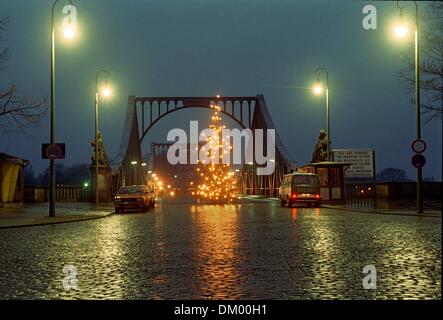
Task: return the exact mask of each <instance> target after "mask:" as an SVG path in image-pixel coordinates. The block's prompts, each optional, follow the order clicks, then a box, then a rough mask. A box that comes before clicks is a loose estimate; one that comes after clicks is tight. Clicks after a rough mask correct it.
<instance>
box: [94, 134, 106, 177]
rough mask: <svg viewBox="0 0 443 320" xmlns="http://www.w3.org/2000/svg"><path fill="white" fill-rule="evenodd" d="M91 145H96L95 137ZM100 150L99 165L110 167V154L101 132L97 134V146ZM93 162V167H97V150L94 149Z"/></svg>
mask: <svg viewBox="0 0 443 320" xmlns="http://www.w3.org/2000/svg"><path fill="white" fill-rule="evenodd" d="M91 146H93V147H94V146H95V139H94V140H93V141H92V142H91ZM96 148H97V150H98V167H99V168H100V167H109V159H108V155H107V154H106V151H105V145H104V144H103V137H102V134H101V133H100V132H99V133H98V135H97V146H96ZM91 160H92V164H91V167H95V150H94V151H93V154H92V157H91Z"/></svg>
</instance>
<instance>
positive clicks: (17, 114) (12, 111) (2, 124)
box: [0, 17, 48, 134]
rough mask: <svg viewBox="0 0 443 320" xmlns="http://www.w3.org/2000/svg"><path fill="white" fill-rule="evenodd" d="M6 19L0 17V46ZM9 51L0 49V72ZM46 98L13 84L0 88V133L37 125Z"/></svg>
mask: <svg viewBox="0 0 443 320" xmlns="http://www.w3.org/2000/svg"><path fill="white" fill-rule="evenodd" d="M8 22H9V19H8V18H5V17H0V45H1V44H2V42H3V38H2V33H3V32H5V31H6V26H7V24H8ZM8 59H9V50H8V47H7V46H5V47H3V48H1V47H0V71H1V70H4V69H5V65H6V63H7V61H8ZM46 100H47V99H46V98H43V99H42V98H35V97H32V96H29V95H27V94H24V93H22V92H20V90H19V89H18V88H17V86H16V85H15V84H13V83H12V84H9V85H6V86H5V87H0V133H2V134H6V133H11V132H15V131H17V130H18V131H21V132H24V130H25V129H26V128H28V127H29V126H32V125H35V124H37V122H38V121H39V120H40V118H41V116H42V115H43V114H44V113H45V112H46V111H47V108H48V107H47V104H46Z"/></svg>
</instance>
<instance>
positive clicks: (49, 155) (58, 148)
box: [42, 143, 65, 159]
mask: <svg viewBox="0 0 443 320" xmlns="http://www.w3.org/2000/svg"><path fill="white" fill-rule="evenodd" d="M64 158H65V144H64V143H55V144H49V143H42V159H64Z"/></svg>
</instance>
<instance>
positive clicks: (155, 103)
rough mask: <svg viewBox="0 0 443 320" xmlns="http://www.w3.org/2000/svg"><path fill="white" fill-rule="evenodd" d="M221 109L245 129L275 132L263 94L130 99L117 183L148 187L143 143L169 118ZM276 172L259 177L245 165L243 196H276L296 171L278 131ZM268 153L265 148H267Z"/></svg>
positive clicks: (242, 177)
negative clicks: (186, 112)
mask: <svg viewBox="0 0 443 320" xmlns="http://www.w3.org/2000/svg"><path fill="white" fill-rule="evenodd" d="M211 104H217V105H219V106H221V113H222V114H223V115H225V116H227V117H229V118H231V119H232V120H234V121H235V122H236V123H237V124H238V125H239V126H240V127H241V128H242V129H244V128H250V129H251V130H252V131H253V132H254V131H255V130H256V129H264V130H266V129H276V128H275V126H274V123H273V121H272V119H271V116H270V114H269V111H268V107H267V105H266V102H265V99H264V97H263V95H257V96H251V97H136V96H129V100H128V108H127V113H126V121H125V127H124V130H123V136H122V140H121V144H120V149H119V153H118V155H117V156H116V158H115V160H114V162H113V163H114V165H115V166H116V168H117V170H116V172H117V173H116V176H115V178H114V184H116V185H120V186H122V185H132V184H145V183H146V179H147V178H146V174H145V172H144V170H142V168H141V164H142V161H143V160H142V151H141V144H142V142H143V139H144V138H145V137H146V135H147V134H148V132H149V130H150V129H151V128H152V127H153V126H154V125H155V124H156V123H158V122H159V121H160V120H161V119H162V118H164V117H166V116H167V115H169V114H171V113H173V112H177V111H181V110H183V109H189V108H206V109H209V110H212V109H211V108H210V105H211ZM275 133H276V135H275V144H276V146H275V147H276V152H275V171H274V173H273V174H272V175H263V176H260V175H257V174H256V168H257V164H256V163H255V162H254V163H252V164H245V165H243V168H242V170H241V179H240V180H241V181H240V183H241V188H242V190H241V191H242V193H244V194H251V195H268V196H275V195H276V193H277V190H278V187H279V183H280V181H281V179H282V176H283V175H284V174H287V173H289V172H291V170H292V169H294V168H295V162H294V161H293V160H292V158H291V156H290V155H289V153H288V152H287V150H286V148H285V147H284V145H283V142H282V141H281V139H280V137H279V135H278V131H277V130H276V131H275ZM264 151H265V153H266V146H264Z"/></svg>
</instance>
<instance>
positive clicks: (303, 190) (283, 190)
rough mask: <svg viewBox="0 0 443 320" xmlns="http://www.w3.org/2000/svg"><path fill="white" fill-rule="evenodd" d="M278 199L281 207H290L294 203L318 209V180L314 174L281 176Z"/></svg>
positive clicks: (319, 199) (319, 198)
mask: <svg viewBox="0 0 443 320" xmlns="http://www.w3.org/2000/svg"><path fill="white" fill-rule="evenodd" d="M278 198H279V199H280V201H281V206H282V207H283V206H285V204H287V205H288V207H292V205H293V204H294V203H306V204H307V205H308V206H311V205H314V206H315V207H319V206H320V204H321V193H320V179H319V177H318V175H316V174H314V173H297V172H295V173H291V174H286V175H284V176H283V180H282V182H281V185H280V190H279V193H278Z"/></svg>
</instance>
